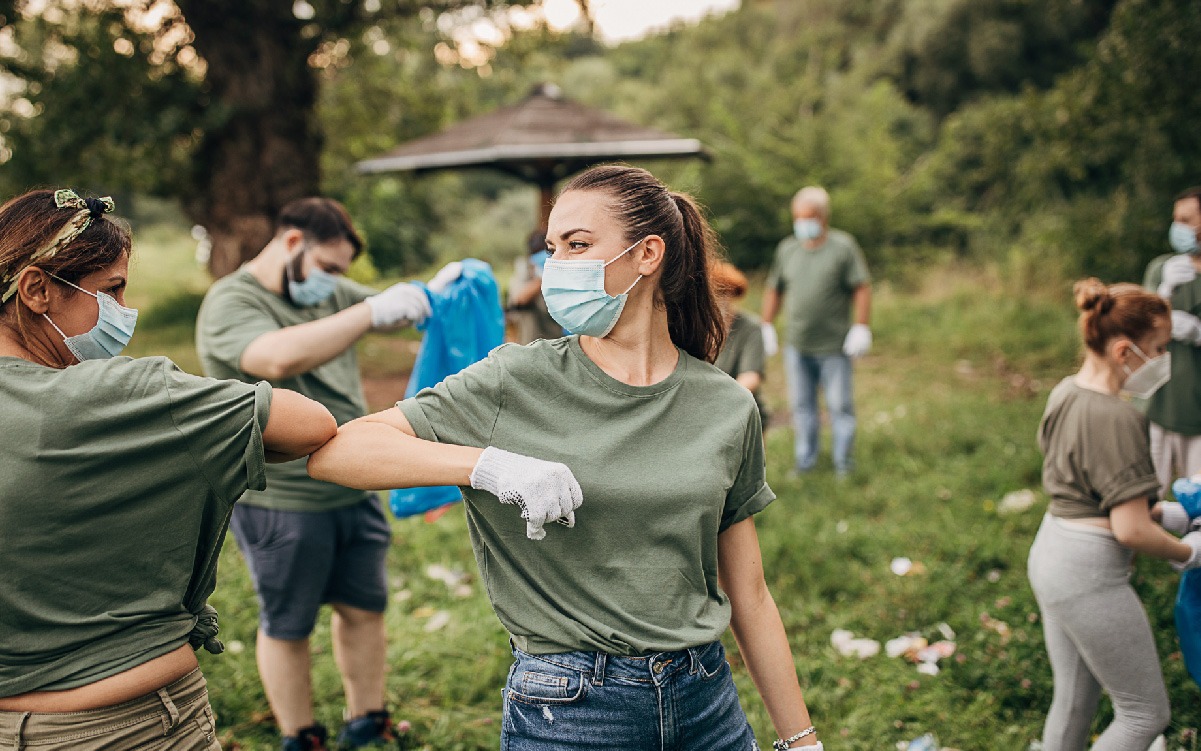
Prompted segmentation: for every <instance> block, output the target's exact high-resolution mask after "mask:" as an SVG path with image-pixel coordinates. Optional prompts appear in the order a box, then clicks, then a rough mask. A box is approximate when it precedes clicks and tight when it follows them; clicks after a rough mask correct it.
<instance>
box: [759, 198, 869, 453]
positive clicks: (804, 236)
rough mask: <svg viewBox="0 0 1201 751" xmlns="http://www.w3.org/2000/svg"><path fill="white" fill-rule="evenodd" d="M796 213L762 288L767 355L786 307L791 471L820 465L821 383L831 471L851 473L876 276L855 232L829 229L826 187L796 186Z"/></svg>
mask: <svg viewBox="0 0 1201 751" xmlns="http://www.w3.org/2000/svg"><path fill="white" fill-rule="evenodd" d="M792 218H793V236H792V237H786V238H784V239H783V240H781V241H780V244H779V245H778V246H777V247H776V257H775V260H774V261H773V263H772V267H771V272H770V273H769V274H768V277H767V287H766V289H765V290H764V292H763V336H764V341H765V342H766V344H767V350H768V352H769V353H770V352H771V351H772V350H773V349H774V348H775V347H774V346H773V342H774V341H775V329H774V328H773V325H772V324H773V323H774V322H775V320H776V314H777V313H779V312H780V307H781V305H783V307H784V315H785V324H786V325H785V336H786V337H787V339H786V344H785V347H784V375H785V377H786V379H787V381H788V396H789V399H790V401H791V402H792V417H793V428H794V436H793V440H794V441H795V450H794V453H795V466H794V468H793V472H794V473H801V472H808V471H809V470H811V469H813V467H814V465H815V464H816V463H817V450H818V436H819V435H820V433H821V418H820V415H819V413H818V406H817V388H818V386H819V385H820V386H821V388H822V390H823V391H824V392H825V396H826V406H827V407H828V408H829V410H830V428H831V433H832V437H833V444H834V450H833V455H834V471H835V473H836V474H837V475H838V476H839V477H846V476H847V475H848V474H850V472H851V471H852V470H853V469H854V464H853V462H854V459H853V456H852V448H853V444H854V441H855V404H854V398H853V395H852V386H851V363H852V361H853V360H856V359H857V358H860V357H863V356H864V355H866V354H867V352H868V350H869V349H871V346H872V331H871V329H870V328H868V323H869V319H870V317H871V301H872V290H871V279H870V277H869V276H868V272H867V263H866V262H865V261H864V260H863V251H861V250H860V249H859V244H858V243H856V242H855V238H853V237H851V235H849V234H848V233H846V232H843V231H841V230H837V229H831V228H830V196H829V194H827V193H826V191H825V190H824V189H822V188H819V187H815V186H809V187H806V188H802V189H801V190H800V191H798V192H797V194H796V195H795V196H793V199H792ZM852 311H853V312H854V319H853V321H854V323H852V317H851V314H852Z"/></svg>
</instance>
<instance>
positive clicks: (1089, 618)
mask: <svg viewBox="0 0 1201 751" xmlns="http://www.w3.org/2000/svg"><path fill="white" fill-rule="evenodd" d="M1075 292H1076V305H1077V307H1078V308H1079V309H1080V311H1081V312H1080V331H1081V333H1082V335H1083V337H1084V344H1085V346H1086V351H1085V360H1084V364H1083V366H1082V367H1081V368H1080V371H1079V372H1078V373H1076V375H1075V376H1072V377H1069V378H1065V379H1064V380H1063V381H1062V382H1060V384H1059V385H1058V386H1056V387H1055V389H1054V390H1052V392H1051V396H1050V398H1049V399H1048V400H1047V408H1046V411H1045V412H1044V413H1043V419H1042V422H1041V424H1040V425H1039V436H1038V440H1039V448H1040V449H1041V450H1042V452H1043V456H1044V458H1043V487H1044V489H1045V490H1046V492H1047V495H1048V496H1050V498H1051V504H1050V507H1049V509H1048V511H1047V515H1046V517H1045V518H1044V519H1043V523H1042V526H1041V527H1040V528H1039V530H1038V535H1037V536H1036V537H1035V539H1034V544H1033V545H1032V546H1031V548H1030V558H1029V561H1028V566H1027V570H1028V574H1029V577H1030V585H1031V587H1032V588H1033V590H1034V596H1035V599H1036V600H1037V601H1038V607H1039V610H1040V611H1041V612H1042V620H1043V634H1044V637H1045V639H1046V646H1047V654H1048V656H1049V657H1050V659H1051V672H1052V675H1053V676H1054V685H1055V688H1054V696H1053V698H1052V701H1051V709H1050V711H1049V712H1048V714H1047V721H1046V725H1045V726H1044V728H1043V746H1044V748H1045V751H1083V749H1084V748H1085V746H1086V744H1087V743H1088V737H1089V730H1090V728H1091V726H1092V723H1093V718H1094V716H1095V715H1096V711H1097V704H1098V702H1099V701H1100V698H1101V691H1102V690H1104V691H1105V692H1106V693H1108V694H1109V697H1110V699H1111V701H1112V702H1113V708H1114V720H1113V722H1112V723H1111V724H1110V725H1109V727H1107V728H1106V729H1105V731H1104V732H1103V733H1102V734H1101V736H1100V737H1099V738H1098V739H1097V742H1096V743H1095V744H1094V745H1093V746H1092V748H1093V749H1094V751H1143V749H1146V748H1147V747H1148V746H1150V745H1151V743H1152V742H1153V741H1154V740H1155V737H1156V736H1157V735H1159V733H1160V732H1161V731H1162V730H1163V729H1164V728H1165V727H1167V724H1168V721H1169V720H1170V718H1171V715H1170V711H1169V707H1168V693H1167V689H1166V688H1165V687H1164V682H1163V673H1162V672H1161V670H1160V666H1159V656H1158V654H1157V653H1156V651H1155V639H1154V636H1153V635H1152V633H1151V624H1150V622H1149V621H1148V619H1147V614H1146V612H1145V611H1144V610H1143V605H1142V603H1141V602H1140V601H1139V598H1138V595H1137V594H1136V593H1135V591H1134V588H1133V587H1131V586H1130V567H1131V563H1132V561H1133V559H1134V554H1135V553H1136V552H1138V553H1144V554H1147V555H1150V556H1153V557H1156V558H1164V559H1167V560H1169V561H1171V562H1172V565H1173V566H1174V567H1175V568H1176V569H1177V570H1185V569H1188V568H1196V567H1197V566H1201V532H1191V533H1188V534H1186V535H1185V536H1184V537H1183V538H1181V539H1177V538H1176V537H1174V536H1173V535H1171V534H1168V533H1167V531H1165V530H1170V531H1174V532H1176V533H1177V534H1184V533H1185V532H1187V531H1188V526H1189V523H1188V514H1187V513H1185V512H1184V510H1183V509H1182V508H1181V507H1180V504H1178V503H1170V504H1169V503H1158V504H1155V499H1156V498H1157V497H1158V489H1159V481H1158V480H1157V478H1156V475H1155V468H1154V466H1153V465H1152V463H1151V451H1150V445H1149V442H1148V437H1147V420H1146V418H1145V417H1144V416H1143V415H1142V414H1141V413H1139V412H1138V411H1137V410H1136V409H1135V408H1134V407H1133V406H1131V405H1130V404H1129V403H1128V402H1126V401H1124V400H1123V399H1121V398H1119V392H1122V391H1126V392H1129V393H1138V394H1145V393H1146V392H1148V391H1151V390H1154V388H1155V387H1157V386H1158V385H1160V384H1162V380H1161V378H1160V377H1159V376H1158V375H1157V373H1158V368H1159V365H1160V364H1162V363H1161V362H1158V358H1159V356H1160V355H1162V354H1163V352H1164V350H1165V348H1166V345H1167V342H1168V338H1169V336H1170V332H1171V318H1170V314H1169V311H1168V308H1167V305H1166V304H1165V303H1164V302H1163V301H1162V300H1161V299H1160V298H1158V297H1157V296H1155V295H1153V294H1151V293H1148V292H1144V291H1143V290H1142V289H1141V288H1140V287H1138V286H1136V285H1132V284H1119V285H1114V286H1112V287H1106V286H1105V285H1104V284H1102V283H1101V282H1099V281H1097V280H1096V279H1088V280H1085V281H1081V282H1077V284H1076V289H1075ZM1153 504H1154V505H1153ZM1161 525H1162V528H1161Z"/></svg>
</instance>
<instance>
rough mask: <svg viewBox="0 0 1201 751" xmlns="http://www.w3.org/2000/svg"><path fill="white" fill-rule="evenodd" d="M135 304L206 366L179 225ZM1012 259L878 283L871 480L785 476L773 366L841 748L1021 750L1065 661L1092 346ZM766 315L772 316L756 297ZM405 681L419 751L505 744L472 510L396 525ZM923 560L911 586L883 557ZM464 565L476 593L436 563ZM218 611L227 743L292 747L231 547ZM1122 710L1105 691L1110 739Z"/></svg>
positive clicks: (152, 258)
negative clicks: (922, 659) (1085, 379)
mask: <svg viewBox="0 0 1201 751" xmlns="http://www.w3.org/2000/svg"><path fill="white" fill-rule="evenodd" d="M137 247H138V251H137V252H138V254H139V257H138V259H137V262H136V264H135V266H134V269H133V275H134V276H133V282H132V286H131V291H130V295H129V297H130V299H131V300H132V304H136V305H140V306H142V308H143V315H144V316H145V317H144V318H143V321H142V323H141V324H139V330H138V334H137V336H136V337H135V339H134V345H133V346H132V347H131V353H132V354H139V355H141V354H152V353H156V354H162V353H166V354H169V355H170V356H172V357H173V358H175V359H176V361H177V362H179V363H180V365H181V366H183V367H185V368H186V369H189V370H193V371H195V370H196V368H197V361H196V357H195V353H194V351H193V350H192V345H191V336H192V331H191V326H190V321H189V318H188V316H189V315H190V314H194V311H195V304H196V296H197V294H198V293H199V292H201V291H202V290H203V289H204V286H205V277H204V275H203V273H201V272H200V271H199V270H198V269H197V268H196V267H195V264H194V262H192V260H191V252H192V246H191V243H190V241H189V240H188V239H187V238H186V235H181V234H180V233H178V232H177V231H175V232H172V231H167V230H164V229H161V228H153V227H152V228H149V229H146V230H142V231H141V232H140V233H139V235H138V238H137ZM1007 271H1010V270H1007V269H1005V268H997V269H979V268H973V269H964V268H959V267H955V266H950V265H948V266H945V267H942V268H939V269H937V270H935V271H933V272H931V273H930V274H927V275H925V278H924V281H923V282H922V283H921V284H920V285H911V286H907V287H905V288H903V289H902V288H899V287H890V286H889V285H887V284H884V283H881V284H878V285H877V289H876V305H875V314H874V320H875V324H874V327H873V328H874V333H875V338H876V343H875V348H874V349H873V351H872V353H871V355H870V356H869V357H867V358H866V359H864V360H863V361H861V362H860V363H859V364H858V366H857V370H856V383H855V386H856V404H857V409H858V415H859V435H858V442H857V448H856V455H857V458H858V464H859V470H858V473H857V474H856V475H855V476H854V477H852V478H851V479H850V480H849V481H846V482H840V481H838V480H836V479H835V478H834V476H833V473H832V472H831V468H830V464H829V458H828V435H827V436H825V441H826V443H825V446H826V447H827V448H826V452H825V454H824V455H823V461H822V463H821V464H819V467H818V469H817V470H816V471H814V472H813V473H811V474H810V475H807V476H805V477H803V478H802V479H799V480H791V479H787V477H786V472H787V470H788V468H789V466H790V463H791V462H790V455H791V446H792V443H791V433H790V430H789V428H788V427H787V420H786V417H785V406H784V393H783V375H782V373H781V372H780V363H779V358H776V359H775V360H774V361H773V363H772V371H771V372H770V373H769V380H768V383H767V390H768V391H767V398H768V402H769V406H771V407H773V408H774V411H775V413H776V416H777V420H773V424H774V427H773V428H772V429H771V430H770V431H769V432H768V434H767V443H768V477H769V481H770V482H771V484H772V486H773V488H775V490H776V492H777V494H778V495H779V499H778V500H777V501H776V502H775V503H774V504H772V506H770V507H769V508H768V509H767V510H766V511H765V512H763V513H762V514H760V515H759V516H758V517H757V522H756V524H757V527H758V530H759V536H760V540H761V542H762V547H763V555H764V565H765V567H766V571H767V575H768V581H769V584H770V586H771V589H772V592H773V593H774V595H775V598H776V602H777V603H778V605H779V607H780V611H781V614H782V615H783V618H784V622H785V625H786V627H787V630H788V633H789V636H790V639H791V642H792V648H793V654H794V657H795V660H796V666H797V671H798V674H799V675H800V677H801V681H802V686H803V687H804V689H805V691H806V698H807V701H808V703H809V708H810V710H811V712H812V714H813V717H814V721H815V723H816V724H817V725H818V727H819V729H820V730H821V731H822V734H823V737H824V739H825V741H826V743H827V744H828V747H829V748H831V749H836V748H839V749H857V750H861V751H868V750H869V749H871V750H873V751H879V750H881V749H892V748H894V747H895V746H896V744H897V742H898V741H907V740H909V739H912V738H914V737H916V736H919V735H921V734H923V733H927V732H930V733H934V734H935V735H936V736H937V737H938V739H939V741H940V742H941V744H942V745H943V746H945V747H951V748H957V749H962V750H963V751H975V750H977V749H997V750H998V751H1000V750H1002V749H1005V750H1010V749H1025V748H1026V747H1027V744H1028V743H1029V742H1030V741H1031V740H1032V739H1034V738H1036V737H1038V736H1039V734H1040V730H1041V725H1042V721H1043V718H1044V716H1045V712H1046V709H1047V707H1048V705H1049V703H1050V696H1051V674H1050V667H1049V664H1048V662H1047V659H1046V655H1045V652H1044V650H1043V645H1042V632H1041V626H1040V623H1039V618H1038V610H1037V607H1036V606H1035V603H1034V599H1033V596H1032V594H1031V592H1030V588H1029V586H1028V584H1027V582H1026V575H1025V560H1026V554H1027V551H1028V549H1029V546H1030V542H1031V540H1032V539H1033V537H1034V533H1035V530H1036V528H1037V527H1038V524H1039V521H1040V518H1041V516H1042V513H1043V510H1044V509H1045V507H1046V498H1045V497H1044V496H1043V495H1042V492H1041V489H1040V486H1039V474H1040V456H1039V453H1038V450H1037V448H1036V445H1035V441H1034V433H1035V429H1036V427H1037V424H1038V419H1039V416H1040V414H1041V412H1042V408H1043V405H1044V403H1045V400H1046V396H1047V394H1048V392H1049V391H1050V389H1051V388H1052V386H1054V384H1055V383H1056V382H1057V381H1058V380H1059V379H1060V378H1062V377H1063V376H1065V375H1067V374H1068V373H1070V372H1071V371H1072V370H1073V367H1074V365H1075V363H1076V359H1077V356H1078V355H1077V344H1076V341H1077V336H1076V332H1075V328H1074V312H1073V310H1072V307H1071V303H1070V291H1069V285H1068V284H1066V283H1052V282H1049V281H1046V280H1038V279H1036V278H1035V279H1031V278H1029V277H1028V276H1025V275H1018V278H1016V279H1015V278H1014V275H1012V274H1009V273H1007ZM751 303H753V304H752V305H751V306H749V307H751V309H754V308H755V307H757V303H755V301H754V300H752V301H751ZM414 342H415V338H414V337H412V336H411V335H410V336H405V337H396V336H391V337H383V336H372V337H368V338H367V339H366V340H365V341H364V342H363V343H361V344H360V353H361V355H362V357H363V362H364V370H365V375H367V376H368V377H369V378H371V379H372V380H373V382H375V384H376V387H375V388H373V389H372V392H371V393H372V394H373V396H372V401H373V402H374V404H373V406H374V407H376V408H382V407H385V406H387V404H389V403H390V401H391V399H393V398H395V396H394V395H393V393H392V392H393V391H395V390H396V389H398V388H399V386H398V385H397V384H398V382H397V381H396V376H397V375H401V374H403V373H404V372H405V371H407V369H408V367H409V366H410V365H411V362H412V357H413V353H414ZM1026 488H1029V489H1033V490H1034V491H1035V496H1036V500H1035V503H1034V505H1033V507H1032V508H1030V509H1028V510H1026V511H1024V512H1019V513H1012V514H1004V513H1001V511H1002V506H1001V501H1002V498H1003V497H1004V496H1005V494H1006V493H1009V492H1011V491H1017V490H1022V489H1026ZM393 528H394V532H395V544H394V545H393V546H392V549H391V552H390V557H389V571H390V575H391V585H392V602H391V605H390V607H389V610H388V614H387V622H388V632H389V640H390V643H389V651H388V667H389V678H388V694H389V701H390V703H391V705H392V707H393V708H394V713H395V715H396V716H397V717H398V718H402V719H407V720H409V721H410V722H411V723H412V725H413V731H412V733H411V735H410V738H411V748H414V749H438V750H439V751H453V750H454V749H494V748H496V747H497V746H498V738H499V733H500V728H499V717H500V703H501V699H500V690H501V687H502V685H503V683H504V678H505V675H506V672H507V670H508V666H509V655H508V650H507V643H506V637H505V634H504V631H503V629H502V628H501V627H500V624H499V622H498V621H497V620H496V618H495V616H493V614H492V612H491V609H490V607H489V605H488V601H487V599H486V597H485V595H484V593H483V591H482V589H481V587H480V584H479V580H478V575H477V572H476V568H475V563H474V560H473V558H472V555H471V549H470V545H469V543H468V539H467V532H466V525H465V520H464V517H463V514H462V511H461V510H460V509H455V510H453V511H451V512H450V513H448V514H447V515H446V516H444V517H443V518H442V519H440V520H439V521H437V522H436V523H433V524H427V523H425V522H424V521H422V520H421V519H420V518H416V519H408V520H402V521H396V522H394V524H393ZM899 556H904V557H908V558H909V559H911V560H912V561H913V562H914V566H913V570H912V571H911V573H909V574H908V575H905V576H898V575H896V574H894V573H893V572H892V571H891V570H890V562H891V561H892V560H893V559H894V558H895V557H899ZM430 566H441V567H444V568H446V569H450V570H451V571H457V572H461V573H462V574H463V577H464V580H463V581H464V582H465V583H466V585H467V586H466V587H463V586H460V587H457V588H456V587H451V586H448V585H447V584H446V583H445V582H443V581H441V580H438V579H435V578H433V577H431V576H430V575H428V573H427V570H428V567H430ZM1135 582H1136V587H1137V588H1138V590H1139V592H1140V593H1141V595H1142V597H1143V600H1144V603H1145V604H1146V607H1147V610H1148V613H1149V615H1150V617H1151V621H1152V623H1153V625H1154V627H1155V629H1156V632H1157V636H1158V638H1159V649H1160V655H1161V658H1162V661H1163V665H1164V671H1165V675H1166V678H1167V681H1168V688H1169V695H1170V696H1171V700H1172V705H1173V721H1172V726H1171V728H1170V730H1169V733H1168V740H1169V748H1172V749H1177V748H1186V749H1190V750H1191V749H1195V748H1196V740H1195V738H1196V736H1195V731H1194V729H1195V728H1197V727H1198V726H1201V695H1199V693H1198V688H1197V686H1196V685H1194V684H1193V683H1192V682H1191V680H1190V679H1189V678H1188V676H1187V675H1186V674H1185V671H1184V666H1183V663H1182V661H1181V659H1180V655H1179V651H1178V648H1177V646H1176V641H1175V628H1174V625H1173V620H1172V605H1173V601H1174V598H1175V587H1176V582H1177V576H1176V574H1174V573H1173V572H1172V571H1171V569H1170V568H1169V567H1168V566H1167V564H1166V563H1163V562H1159V561H1154V560H1144V561H1140V562H1139V563H1138V565H1137V569H1136V574H1135ZM211 601H212V604H213V605H215V606H216V608H217V609H218V610H219V611H220V613H221V636H222V638H223V639H224V640H225V642H226V645H227V652H226V653H225V654H224V655H221V656H216V657H214V656H211V655H208V654H206V653H201V664H202V667H203V669H204V672H205V674H206V675H207V677H208V680H209V687H210V691H211V692H212V703H213V707H214V709H215V711H216V714H217V719H218V724H219V726H220V736H221V741H222V743H223V745H224V746H225V747H226V748H227V749H234V748H239V749H271V748H275V747H276V745H277V743H278V741H277V738H278V736H277V735H276V732H275V729H274V726H273V724H272V721H271V717H270V712H269V711H268V709H267V704H266V701H265V699H264V697H263V693H262V689H261V687H260V685H259V681H258V677H257V674H256V668H255V663H254V635H255V624H256V617H257V613H256V606H255V600H254V593H253V590H252V588H251V585H250V581H249V579H248V577H247V574H246V569H245V565H244V564H243V562H242V561H241V559H240V556H239V554H238V551H237V549H236V546H235V545H233V543H232V540H230V544H228V545H227V546H226V547H225V550H224V552H223V555H222V562H221V570H220V576H219V584H218V588H217V592H216V594H215V595H214V596H213V598H212V600H211ZM940 626H941V627H942V630H946V629H949V631H947V633H950V632H951V631H953V632H954V637H953V640H954V641H955V642H956V644H957V651H956V653H955V655H954V656H952V657H950V658H948V659H944V660H942V661H941V663H940V667H941V672H939V674H937V675H932V676H931V675H923V674H919V673H918V671H917V669H916V667H915V665H913V664H912V663H909V662H907V661H905V660H904V659H900V658H890V657H887V656H886V655H885V654H883V652H881V654H879V655H876V656H874V657H870V658H866V659H858V658H856V657H843V656H841V655H840V654H839V653H838V652H837V651H836V650H835V649H834V648H833V647H832V646H831V642H830V635H831V632H832V631H834V630H835V629H839V628H842V629H848V630H850V631H852V632H854V634H855V635H856V636H864V637H869V638H872V639H876V640H878V641H880V642H884V641H886V640H888V639H892V638H894V637H896V636H900V635H902V634H905V633H907V632H919V633H920V634H921V635H923V636H925V637H927V638H929V639H930V640H931V641H935V640H938V639H942V638H944V637H943V635H942V630H940ZM313 644H314V674H313V681H314V694H315V701H316V707H317V710H316V711H317V717H318V719H319V720H320V721H322V722H324V723H325V724H326V725H328V726H329V727H330V728H331V729H332V730H334V731H336V729H337V727H338V726H339V723H340V718H341V712H342V699H341V687H340V685H339V680H338V676H337V673H336V671H335V670H334V666H333V656H332V653H331V650H330V642H329V627H328V618H327V617H324V616H323V618H322V622H321V624H320V625H319V626H318V629H317V631H316V633H315V635H314V640H313ZM726 646H727V648H728V649H729V650H730V652H731V660H732V662H733V664H734V669H735V670H734V672H735V676H736V680H737V682H738V685H739V689H740V692H741V694H742V698H743V706H744V707H746V709H747V711H748V714H749V716H750V718H751V722H752V724H753V725H754V728H755V732H756V735H757V736H758V738H759V742H760V744H761V745H766V746H767V747H770V743H771V741H772V740H773V739H774V738H775V734H774V732H773V731H772V729H771V726H770V723H769V722H768V719H767V715H766V713H765V711H764V710H763V708H762V704H761V702H760V700H759V698H758V696H757V694H756V692H755V689H754V687H753V685H752V684H751V682H750V679H749V677H748V676H747V673H746V671H745V669H744V668H743V667H742V665H741V662H740V660H739V658H738V655H737V651H736V649H735V648H734V645H733V640H732V639H730V638H728V637H727V638H726ZM1110 716H1111V711H1110V709H1109V705H1108V703H1107V702H1104V703H1103V707H1102V711H1101V713H1100V715H1099V718H1098V724H1097V728H1101V727H1103V726H1104V724H1105V723H1106V722H1108V720H1109V718H1110Z"/></svg>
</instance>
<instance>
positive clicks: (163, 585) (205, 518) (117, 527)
mask: <svg viewBox="0 0 1201 751" xmlns="http://www.w3.org/2000/svg"><path fill="white" fill-rule="evenodd" d="M0 404H3V408H0V433H3V434H4V435H7V436H10V437H11V440H8V441H6V442H5V446H4V451H3V452H0V477H3V478H4V482H3V483H0V572H3V573H2V574H0V696H14V695H16V694H23V693H26V692H29V691H56V690H62V689H67V688H75V687H77V686H84V685H87V684H90V683H94V682H95V681H98V680H100V679H101V678H106V677H108V676H110V675H115V674H117V673H120V672H122V671H124V670H128V669H129V668H132V667H135V666H137V665H140V664H142V663H144V662H147V661H149V660H152V659H154V658H155V657H158V656H160V655H164V654H166V653H167V652H170V651H171V650H173V649H177V648H179V647H180V646H182V645H183V644H186V643H187V641H188V634H189V632H191V630H192V628H193V626H195V624H196V616H195V615H193V613H196V612H198V611H199V610H200V608H201V607H202V606H203V605H204V604H205V600H206V599H207V598H208V596H209V594H210V593H212V591H213V587H214V586H215V584H216V575H217V554H218V552H219V551H220V549H221V544H222V542H223V541H224V539H225V530H226V527H227V526H228V524H229V515H230V512H231V511H232V509H233V504H234V501H236V500H237V499H238V497H239V496H240V495H241V494H242V493H243V491H245V490H246V489H247V488H262V487H263V485H264V483H265V481H266V478H265V474H264V466H265V464H264V453H263V437H262V428H263V427H264V426H265V425H266V424H267V418H268V415H269V414H270V409H271V387H270V386H269V385H268V384H267V383H265V382H264V383H259V384H256V385H247V384H244V383H239V382H236V381H217V380H213V379H211V378H200V377H197V376H192V375H188V374H187V373H184V372H183V371H181V370H179V369H178V368H176V367H175V365H174V364H173V363H172V362H171V361H170V360H167V359H166V358H163V357H148V358H144V359H137V360H134V359H130V358H128V357H116V358H113V359H111V360H89V361H86V362H82V363H79V364H77V365H72V366H70V367H68V368H65V369H62V370H59V369H56V368H48V367H44V366H41V365H37V364H34V363H31V362H28V361H26V360H21V359H18V358H15V357H0Z"/></svg>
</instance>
